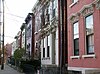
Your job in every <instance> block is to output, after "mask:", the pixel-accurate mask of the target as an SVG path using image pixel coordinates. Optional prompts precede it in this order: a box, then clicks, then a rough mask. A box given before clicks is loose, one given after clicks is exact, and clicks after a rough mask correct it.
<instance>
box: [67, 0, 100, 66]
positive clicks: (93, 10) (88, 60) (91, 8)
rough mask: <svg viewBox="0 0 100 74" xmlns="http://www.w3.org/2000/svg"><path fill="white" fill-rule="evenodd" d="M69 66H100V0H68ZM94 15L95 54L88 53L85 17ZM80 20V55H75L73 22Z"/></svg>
mask: <svg viewBox="0 0 100 74" xmlns="http://www.w3.org/2000/svg"><path fill="white" fill-rule="evenodd" d="M67 7H68V66H69V67H84V68H100V65H99V62H100V33H99V31H100V29H99V28H100V25H99V24H100V0H78V1H77V2H76V3H73V4H72V3H71V0H68V6H67ZM90 14H92V15H93V25H94V26H93V28H94V54H90V55H88V54H86V34H85V17H86V16H88V15H90ZM76 21H78V22H79V56H74V55H73V48H74V47H73V28H72V26H73V23H75V22H76Z"/></svg>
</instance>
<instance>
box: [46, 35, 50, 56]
mask: <svg viewBox="0 0 100 74" xmlns="http://www.w3.org/2000/svg"><path fill="white" fill-rule="evenodd" d="M49 40H50V39H49V36H47V57H50V46H49V45H50V42H49Z"/></svg>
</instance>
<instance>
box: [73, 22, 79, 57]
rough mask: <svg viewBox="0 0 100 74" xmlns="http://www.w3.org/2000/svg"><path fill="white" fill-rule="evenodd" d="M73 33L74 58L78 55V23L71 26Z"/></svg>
mask: <svg viewBox="0 0 100 74" xmlns="http://www.w3.org/2000/svg"><path fill="white" fill-rule="evenodd" d="M73 33H74V40H73V43H74V56H77V55H79V24H78V22H76V23H74V24H73Z"/></svg>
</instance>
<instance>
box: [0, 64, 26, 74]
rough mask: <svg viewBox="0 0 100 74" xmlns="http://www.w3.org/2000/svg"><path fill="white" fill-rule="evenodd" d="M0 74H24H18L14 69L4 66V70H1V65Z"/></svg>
mask: <svg viewBox="0 0 100 74" xmlns="http://www.w3.org/2000/svg"><path fill="white" fill-rule="evenodd" d="M0 74H24V73H20V72H18V71H17V70H15V69H14V68H12V67H10V66H8V65H6V64H5V65H4V70H1V65H0Z"/></svg>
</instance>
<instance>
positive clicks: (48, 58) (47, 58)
mask: <svg viewBox="0 0 100 74" xmlns="http://www.w3.org/2000/svg"><path fill="white" fill-rule="evenodd" d="M42 60H50V57H46V58H42Z"/></svg>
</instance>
